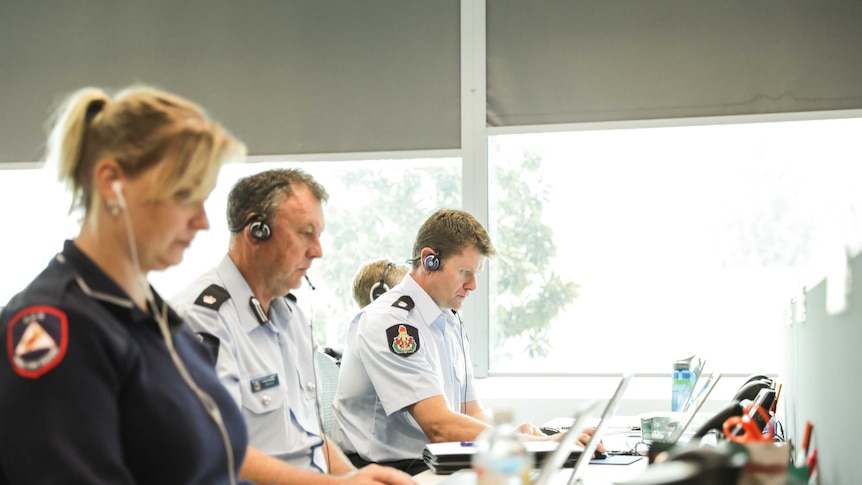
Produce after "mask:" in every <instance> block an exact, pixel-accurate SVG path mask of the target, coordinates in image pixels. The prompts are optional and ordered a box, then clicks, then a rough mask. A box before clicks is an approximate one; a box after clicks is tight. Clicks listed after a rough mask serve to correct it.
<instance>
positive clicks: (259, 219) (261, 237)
mask: <svg viewBox="0 0 862 485" xmlns="http://www.w3.org/2000/svg"><path fill="white" fill-rule="evenodd" d="M245 226H248V233H249V235H251V237H253V238H255V239H256V240H258V241H266V240H267V239H269V238H270V237H271V236H272V229H270V227H269V224H267V223H266V221H264V217H263V214H261V213H259V212H255V213H254V214H252V215H250V216H248V217H247V218H246V220H245V222H243V223H242V224H240V225H238V226H236V227H231V228H230V232H240V231H242V230H243V228H244V227H245Z"/></svg>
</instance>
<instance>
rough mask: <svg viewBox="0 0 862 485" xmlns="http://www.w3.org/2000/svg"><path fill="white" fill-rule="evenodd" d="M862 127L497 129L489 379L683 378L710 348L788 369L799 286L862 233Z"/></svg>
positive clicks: (725, 358) (752, 368) (751, 366)
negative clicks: (675, 371)
mask: <svg viewBox="0 0 862 485" xmlns="http://www.w3.org/2000/svg"><path fill="white" fill-rule="evenodd" d="M860 132H862V120H860V119H834V120H817V121H793V122H790V121H785V122H769V123H746V124H731V125H713V126H687V127H662V128H642V129H613V130H601V131H575V132H566V133H541V134H516V135H510V134H504V135H496V136H492V137H490V139H489V172H490V177H489V193H490V194H491V200H490V205H489V214H490V216H489V218H490V231H491V237H492V238H493V240H494V242H495V244H496V245H497V248H498V250H499V252H500V256H499V257H498V258H497V260H496V261H492V262H491V264H490V265H489V267H490V294H491V305H490V306H491V317H490V322H491V326H490V342H489V346H490V348H491V349H493V350H492V351H491V352H490V354H489V355H490V362H489V373H491V374H514V373H523V372H528V373H529V372H536V373H539V372H541V373H548V372H559V373H582V374H590V373H594V374H604V373H611V372H624V371H634V372H638V373H659V372H660V373H667V372H669V371H670V367H671V364H672V362H673V361H674V360H676V359H678V358H682V357H686V355H685V354H693V353H698V354H701V355H702V356H705V357H707V358H708V359H709V362H710V365H711V366H714V367H713V369H717V368H720V369H721V370H723V371H725V372H730V373H742V374H747V373H754V372H757V373H764V372H777V371H778V370H779V369H778V367H779V365H780V362H776V361H775V359H774V356H775V351H774V350H773V348H774V347H776V346H777V345H779V342H776V340H775V338H776V335H777V334H778V332H779V331H780V330H781V326H782V325H785V324H786V322H787V309H788V306H789V302H790V299H791V297H793V296H794V295H797V294H799V293H800V291H801V289H802V287H803V285H805V284H812V283H814V282H816V281H817V279H816V278H819V277H821V276H822V275H823V271H824V268H825V265H826V264H827V260H828V259H829V258H832V257H834V256H836V255H840V254H843V252H844V251H845V247H852V246H853V245H857V247H859V246H860V244H859V243H860V242H862V192H860V191H859V190H858V181H859V180H862V163H860V162H862V148H860V147H859V144H858V143H857V142H856V141H855V140H857V139H858V135H859V133H860ZM742 348H746V349H752V348H753V349H758V350H759V351H758V352H746V353H745V355H746V358H745V359H744V360H743V359H740V358H739V355H741V353H740V352H739V351H740V349H742ZM781 350H783V349H781Z"/></svg>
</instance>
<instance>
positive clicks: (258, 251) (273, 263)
mask: <svg viewBox="0 0 862 485" xmlns="http://www.w3.org/2000/svg"><path fill="white" fill-rule="evenodd" d="M328 199H329V194H327V192H326V189H324V188H323V186H322V185H320V184H319V183H318V182H317V181H316V180H314V178H312V177H311V175H309V174H307V173H305V172H303V171H302V170H298V169H276V170H266V171H263V172H260V173H257V174H254V175H250V176H248V177H245V178H242V179H240V180H239V181H237V183H236V184H235V185H234V186H233V188H232V189H231V191H230V194H229V195H228V203H227V223H228V227H230V230H231V232H232V233H233V235H232V237H231V248H232V250H233V249H234V248H235V247H236V245H237V244H238V243H240V242H242V243H245V244H244V246H243V247H245V248H248V249H249V250H253V251H255V256H254V261H255V264H256V265H257V266H258V267H257V268H255V272H256V273H257V276H256V277H259V278H261V282H262V283H263V284H264V285H266V287H267V288H269V289H270V290H271V291H272V292H274V293H276V294H279V293H280V294H282V295H284V294H286V293H287V292H288V291H289V290H291V289H294V288H298V287H299V286H300V284H301V283H302V277H303V276H305V272H306V271H307V270H308V268H309V267H310V266H311V262H312V260H314V259H315V258H319V257H322V256H323V250H322V248H321V245H320V235H321V233H322V232H323V229H324V219H323V208H322V204H323V203H324V202H326V201H327V200H328ZM237 250H239V247H237ZM244 274H245V273H244ZM246 277H249V275H246Z"/></svg>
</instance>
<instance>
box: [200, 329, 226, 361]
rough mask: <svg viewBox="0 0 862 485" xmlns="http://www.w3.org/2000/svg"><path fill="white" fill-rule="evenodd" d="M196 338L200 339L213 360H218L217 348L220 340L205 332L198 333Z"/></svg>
mask: <svg viewBox="0 0 862 485" xmlns="http://www.w3.org/2000/svg"><path fill="white" fill-rule="evenodd" d="M198 340H200V341H201V343H203V344H204V345H205V346H206V347H207V348H208V349H209V351H210V353H211V354H212V356H213V362H214V363H215V362H218V348H219V345H220V344H221V341H220V340H219V339H218V337H216V336H215V335H213V334H211V333H206V332H199V333H198Z"/></svg>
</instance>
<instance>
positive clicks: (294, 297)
mask: <svg viewBox="0 0 862 485" xmlns="http://www.w3.org/2000/svg"><path fill="white" fill-rule="evenodd" d="M284 297H285V298H287V299H288V300H290V301H292V302H294V303H296V295H294V294H293V293H288V294H286V295H284Z"/></svg>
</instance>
